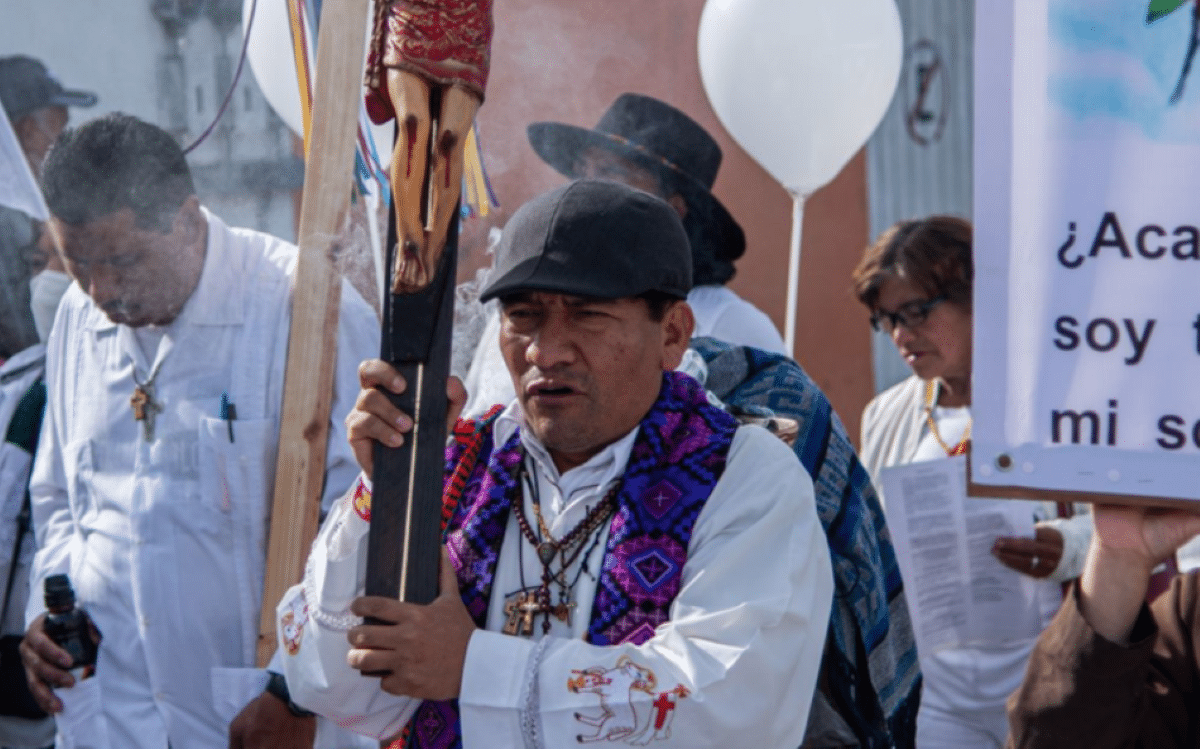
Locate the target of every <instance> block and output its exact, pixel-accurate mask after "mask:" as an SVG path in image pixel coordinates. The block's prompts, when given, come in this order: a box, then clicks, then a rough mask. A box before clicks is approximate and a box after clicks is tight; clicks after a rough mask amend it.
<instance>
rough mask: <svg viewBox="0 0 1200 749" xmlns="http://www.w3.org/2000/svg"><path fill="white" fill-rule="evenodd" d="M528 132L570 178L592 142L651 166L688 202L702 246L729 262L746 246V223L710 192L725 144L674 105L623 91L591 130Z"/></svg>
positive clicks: (541, 127) (689, 220)
mask: <svg viewBox="0 0 1200 749" xmlns="http://www.w3.org/2000/svg"><path fill="white" fill-rule="evenodd" d="M526 133H527V135H528V137H529V143H530V145H532V146H533V150H534V151H537V154H538V156H540V157H541V158H542V160H543V161H545V162H546V163H547V164H549V165H550V166H552V167H554V168H555V169H556V170H558V172H559V173H560V174H563V175H565V176H567V177H571V178H577V177H579V176H580V174H579V171H578V168H579V167H578V159H579V156H580V155H582V154H583V152H584V151H586V150H587V149H589V148H593V147H598V148H604V149H607V150H609V151H612V152H614V153H616V154H617V155H618V156H621V157H623V158H626V159H629V160H630V161H633V162H634V163H636V164H638V165H640V166H642V167H644V168H646V169H649V170H650V171H652V172H654V173H655V174H657V175H658V176H659V178H660V179H662V180H663V181H664V183H665V184H666V185H667V186H668V187H670V188H672V189H674V190H676V191H678V192H679V194H680V195H682V196H683V199H684V200H685V201H686V202H687V206H688V212H687V216H686V217H685V218H684V223H685V224H687V225H688V226H692V225H695V226H696V228H697V229H698V234H699V239H700V241H701V242H702V244H703V248H702V249H704V250H705V251H706V252H711V253H712V254H714V255H715V256H716V257H717V258H718V259H720V260H724V261H731V260H736V259H737V258H739V257H741V256H742V253H744V252H745V251H746V235H745V233H744V232H743V231H742V227H740V226H738V223H737V221H734V219H733V216H731V215H729V211H727V210H726V209H725V206H723V205H721V202H720V201H719V200H717V199H716V197H715V196H714V195H713V194H712V192H711V190H712V186H713V183H714V182H715V181H716V179H717V170H718V169H719V168H720V167H721V147H720V146H718V145H717V142H716V141H715V140H713V137H712V136H711V135H709V134H708V132H707V131H705V129H704V128H703V127H701V126H700V124H699V123H698V122H696V121H695V120H693V119H692V118H691V117H688V116H687V115H686V114H684V113H683V112H681V111H679V110H678V109H676V108H675V107H672V106H671V105H670V104H667V103H665V102H661V101H659V100H658V99H654V98H651V97H649V96H642V95H640V94H621V95H620V96H618V97H617V100H616V101H614V102H613V103H612V106H610V107H609V108H608V110H607V111H606V112H605V113H604V115H603V116H602V117H601V118H600V121H599V122H597V123H596V127H594V128H593V129H591V130H588V129H586V128H582V127H576V126H574V125H568V124H565V123H562V122H535V123H533V124H531V125H530V126H529V127H528V128H527V130H526ZM689 234H691V232H689ZM693 236H696V235H694V234H693ZM698 249H701V248H698Z"/></svg>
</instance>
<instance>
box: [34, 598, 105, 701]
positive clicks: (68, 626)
mask: <svg viewBox="0 0 1200 749" xmlns="http://www.w3.org/2000/svg"><path fill="white" fill-rule="evenodd" d="M45 586H46V609H47V614H46V619H45V621H44V622H43V624H42V629H43V630H44V631H45V632H46V636H47V637H49V638H50V639H51V640H53V641H54V642H55V644H57V645H58V646H59V647H60V648H62V649H63V650H65V651H67V652H68V653H70V654H71V659H72V663H71V670H72V671H74V670H76V669H82V671H81V672H79V673H77V677H78V678H83V679H86V678H87V677H88V676H91V675H92V673H93V672H94V671H95V670H96V642H95V641H94V640H93V639H92V619H91V617H89V616H88V615H87V612H86V611H84V610H83V609H81V608H78V607H77V606H76V605H75V590H74V589H73V588H72V587H71V581H70V580H69V579H68V578H67V576H66V575H51V576H49V577H47V578H46V583H45Z"/></svg>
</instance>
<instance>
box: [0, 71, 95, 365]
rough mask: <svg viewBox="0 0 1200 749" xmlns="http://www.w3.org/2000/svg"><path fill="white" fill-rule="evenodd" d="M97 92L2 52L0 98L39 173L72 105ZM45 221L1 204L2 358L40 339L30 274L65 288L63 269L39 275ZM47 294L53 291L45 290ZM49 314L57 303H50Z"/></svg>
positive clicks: (88, 101) (85, 103) (84, 103)
mask: <svg viewBox="0 0 1200 749" xmlns="http://www.w3.org/2000/svg"><path fill="white" fill-rule="evenodd" d="M95 103H96V95H95V94H93V93H91V92H88V91H75V90H69V89H66V88H63V85H62V84H61V83H59V82H58V79H56V78H55V77H54V76H53V75H51V74H50V71H49V70H47V69H46V66H45V65H44V64H42V62H41V61H40V60H36V59H34V58H32V57H27V56H25V55H14V56H11V57H0V104H2V105H3V106H4V113H5V114H6V115H7V116H8V119H9V122H11V123H12V129H13V132H14V133H15V134H16V136H17V142H18V143H19V144H20V146H21V150H22V151H23V152H24V154H25V158H26V159H27V160H28V161H29V167H30V169H32V170H33V174H34V176H35V177H40V176H41V173H42V163H43V162H44V161H45V160H46V153H47V152H48V151H49V150H50V146H51V144H53V143H54V139H55V138H57V137H58V134H59V133H61V132H62V131H63V129H64V128H65V127H66V126H67V120H68V119H69V116H68V113H67V108H68V107H90V106H93V105H95ZM43 232H44V229H43V225H42V224H41V223H40V222H38V221H35V220H34V219H33V218H32V217H30V216H28V215H26V214H24V213H22V212H21V211H18V210H15V209H13V208H10V207H7V206H3V205H0V320H3V324H2V325H0V359H7V358H8V357H10V356H12V355H13V354H15V353H17V352H18V351H21V350H22V349H25V348H27V347H29V346H32V345H34V344H36V343H37V342H38V335H37V330H36V327H35V320H34V317H35V316H34V313H33V312H31V310H30V287H29V283H30V279H31V277H32V278H38V279H39V280H38V281H36V282H35V283H43V282H44V283H45V284H46V285H48V286H53V287H54V288H55V289H56V290H57V291H58V294H57V295H54V301H55V302H56V301H57V296H58V295H61V292H62V291H63V290H65V288H66V284H64V283H62V279H63V278H65V274H62V272H61V271H62V268H61V264H56V265H57V268H56V270H57V271H58V273H59V275H57V276H55V275H53V273H52V274H49V275H46V276H40V275H39V276H35V274H38V273H39V272H40V271H41V270H42V269H43V268H44V267H45V266H46V264H47V262H48V261H49V260H50V257H48V254H49V252H50V251H52V248H51V247H50V240H49V237H47V236H43ZM46 298H47V299H49V298H50V295H46ZM47 306H48V308H49V310H50V315H51V317H52V316H53V309H54V307H55V306H57V305H56V304H48V305H47Z"/></svg>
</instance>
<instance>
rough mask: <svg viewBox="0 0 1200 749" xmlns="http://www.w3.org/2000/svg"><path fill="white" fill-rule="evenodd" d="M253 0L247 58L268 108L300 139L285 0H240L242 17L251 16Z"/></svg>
mask: <svg viewBox="0 0 1200 749" xmlns="http://www.w3.org/2000/svg"><path fill="white" fill-rule="evenodd" d="M255 2H257V3H258V6H257V7H256V8H255V9H254V22H253V25H252V26H251V27H250V44H249V45H248V46H247V48H246V58H247V61H248V62H249V63H250V69H251V70H253V71H254V78H255V80H257V81H258V87H259V89H260V90H262V93H263V96H264V97H266V99H267V103H268V104H270V105H271V109H274V110H275V114H277V115H279V118H280V119H282V120H283V121H284V122H285V123H286V124H287V126H288V128H289V129H291V131H292V132H293V133H295V134H296V135H298V136H299V137H301V138H303V137H304V115H303V113H302V110H301V108H300V85H299V84H298V83H297V78H296V58H295V56H294V55H293V53H292V32H291V21H290V20H289V19H288V11H287V0H242V18H243V19H248V18H250V7H251V5H253V4H254V3H255ZM243 33H245V32H244V30H243Z"/></svg>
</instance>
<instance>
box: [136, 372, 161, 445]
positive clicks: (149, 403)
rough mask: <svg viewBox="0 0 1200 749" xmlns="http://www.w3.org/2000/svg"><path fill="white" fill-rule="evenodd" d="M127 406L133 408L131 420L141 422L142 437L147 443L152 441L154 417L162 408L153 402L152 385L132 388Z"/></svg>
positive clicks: (147, 384)
mask: <svg viewBox="0 0 1200 749" xmlns="http://www.w3.org/2000/svg"><path fill="white" fill-rule="evenodd" d="M129 405H130V407H131V408H133V418H134V420H135V421H140V422H142V436H143V437H144V438H145V440H146V441H147V442H153V441H154V416H155V415H156V414H158V413H159V412H161V411H162V410H163V409H162V406H161V405H160V404H159V403H158V402H156V401H155V400H154V385H152V384H151V383H149V382H147V383H146V384H144V385H141V384H139V385H137V386H136V387H134V388H133V395H131V396H130V397H129Z"/></svg>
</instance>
